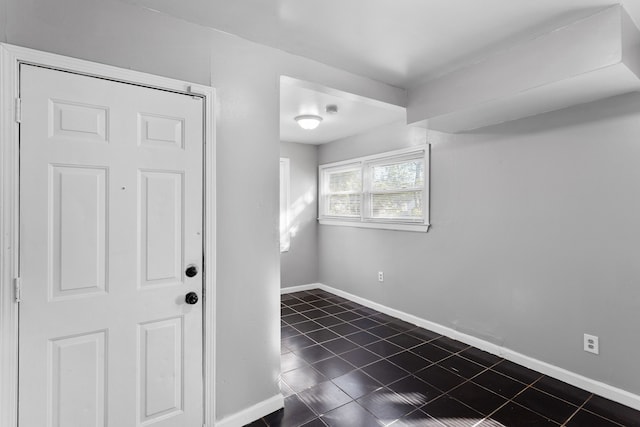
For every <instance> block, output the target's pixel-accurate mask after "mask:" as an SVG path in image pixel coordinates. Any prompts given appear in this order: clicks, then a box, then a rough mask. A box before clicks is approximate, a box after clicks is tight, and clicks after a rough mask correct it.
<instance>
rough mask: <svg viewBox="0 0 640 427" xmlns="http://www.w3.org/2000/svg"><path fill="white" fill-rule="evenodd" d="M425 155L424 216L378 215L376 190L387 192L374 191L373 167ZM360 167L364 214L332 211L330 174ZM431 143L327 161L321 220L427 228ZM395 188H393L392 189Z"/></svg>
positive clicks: (321, 179)
mask: <svg viewBox="0 0 640 427" xmlns="http://www.w3.org/2000/svg"><path fill="white" fill-rule="evenodd" d="M417 158H421V159H422V160H423V162H424V163H423V165H424V186H423V187H422V203H423V211H422V218H413V219H405V218H379V217H378V218H376V217H373V212H372V197H373V195H374V194H383V193H384V191H373V189H372V171H373V168H374V167H375V166H378V165H389V164H393V163H401V162H402V161H409V160H413V159H417ZM354 166H355V167H357V168H359V169H360V174H361V180H362V185H361V191H360V193H359V194H360V216H359V217H350V216H340V215H328V214H326V209H327V208H328V205H327V200H328V196H329V195H330V194H331V193H329V192H328V191H327V186H328V180H327V179H326V177H327V176H328V174H329V173H331V172H336V171H340V170H349V169H352V168H354ZM430 170H431V145H430V144H424V145H419V146H415V147H410V148H405V149H401V150H393V151H388V152H384V153H379V154H375V155H370V156H363V157H358V158H353V159H348V160H343V161H339V162H333V163H326V164H322V165H320V166H318V184H319V185H318V193H319V194H318V196H319V197H318V221H319V223H320V224H322V225H337V226H347V227H360V228H378V229H385V230H402V231H417V232H427V231H428V230H429V226H430V222H429V221H430V219H429V210H430V183H431V179H430V178H431V176H430V175H431V173H430ZM410 191H412V192H415V191H416V189H415V188H414V189H411V190H403V189H399V190H398V191H396V193H398V192H410ZM391 192H393V191H391Z"/></svg>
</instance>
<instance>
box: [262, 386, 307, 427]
mask: <svg viewBox="0 0 640 427" xmlns="http://www.w3.org/2000/svg"><path fill="white" fill-rule="evenodd" d="M313 418H316V415H315V414H314V413H313V411H312V410H311V409H310V408H309V407H308V406H307V405H305V404H304V402H302V400H300V398H299V397H298V396H297V395H295V394H294V395H293V396H289V397H287V398H285V399H284V409H281V410H279V411H276V412H274V413H272V414H269V415H267V416H266V417H264V421H266V423H267V424H268V425H269V426H273V427H293V426H300V425H302V424H304V423H306V422H308V421H311V420H312V419H313Z"/></svg>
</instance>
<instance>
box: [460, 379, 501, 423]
mask: <svg viewBox="0 0 640 427" xmlns="http://www.w3.org/2000/svg"><path fill="white" fill-rule="evenodd" d="M449 395H450V396H451V397H453V398H454V399H457V400H459V401H461V402H464V403H465V404H466V405H467V406H470V407H471V408H473V409H475V410H476V411H478V412H480V413H481V414H483V415H489V414H490V413H492V412H493V411H495V410H496V409H498V408H499V407H500V406H502V405H504V404H505V402H506V401H507V400H506V399H505V398H504V397H502V396H500V395H497V394H495V393H493V392H491V391H489V390H487V389H486V388H483V387H480V386H479V385H476V384H474V383H472V382H466V383H464V384H462V385H461V386H459V387H456V388H454V389H453V390H451V391H449Z"/></svg>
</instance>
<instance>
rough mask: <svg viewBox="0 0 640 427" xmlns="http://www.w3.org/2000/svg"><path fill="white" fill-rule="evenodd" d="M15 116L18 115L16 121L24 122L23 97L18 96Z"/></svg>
mask: <svg viewBox="0 0 640 427" xmlns="http://www.w3.org/2000/svg"><path fill="white" fill-rule="evenodd" d="M15 116H16V122H18V123H22V99H21V98H16V104H15Z"/></svg>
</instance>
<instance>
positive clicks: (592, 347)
mask: <svg viewBox="0 0 640 427" xmlns="http://www.w3.org/2000/svg"><path fill="white" fill-rule="evenodd" d="M584 351H586V352H589V353H593V354H600V344H599V342H598V337H597V336H595V335H589V334H584Z"/></svg>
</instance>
